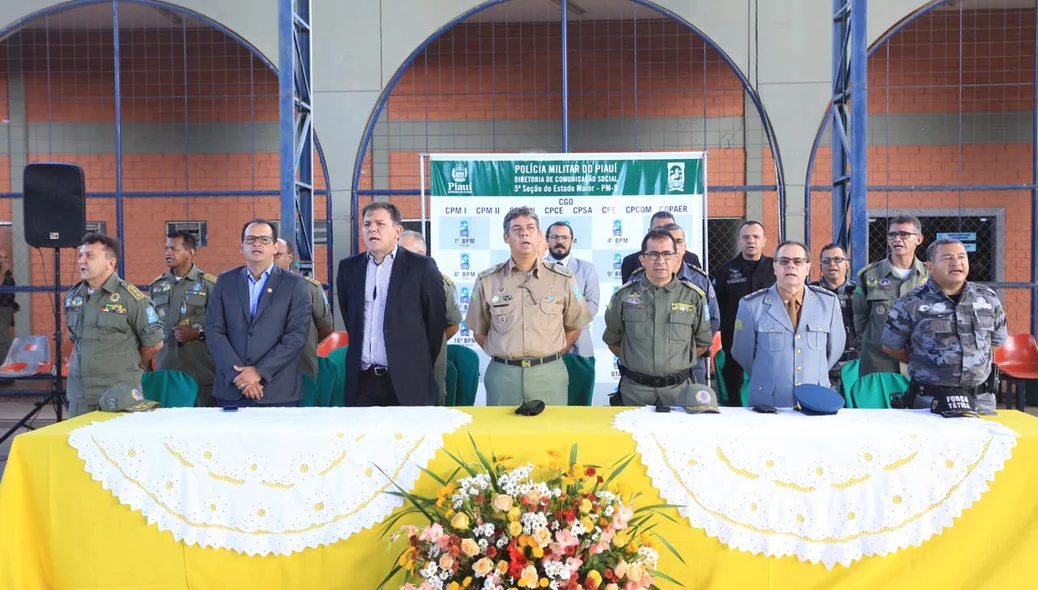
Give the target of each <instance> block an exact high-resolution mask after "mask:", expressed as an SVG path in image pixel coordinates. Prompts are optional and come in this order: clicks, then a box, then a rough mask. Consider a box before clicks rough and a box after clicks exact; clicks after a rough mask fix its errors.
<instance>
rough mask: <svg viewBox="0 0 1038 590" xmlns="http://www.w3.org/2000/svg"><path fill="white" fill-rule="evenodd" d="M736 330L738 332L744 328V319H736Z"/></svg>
mask: <svg viewBox="0 0 1038 590" xmlns="http://www.w3.org/2000/svg"><path fill="white" fill-rule="evenodd" d="M735 330H736V331H737V332H738V331H741V330H742V320H735Z"/></svg>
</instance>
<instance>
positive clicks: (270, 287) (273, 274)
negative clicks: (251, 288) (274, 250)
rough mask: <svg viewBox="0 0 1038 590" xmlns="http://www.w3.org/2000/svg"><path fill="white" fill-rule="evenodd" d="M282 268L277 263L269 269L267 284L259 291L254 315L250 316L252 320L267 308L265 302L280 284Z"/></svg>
mask: <svg viewBox="0 0 1038 590" xmlns="http://www.w3.org/2000/svg"><path fill="white" fill-rule="evenodd" d="M282 273H284V271H283V270H281V267H280V266H278V265H276V264H275V265H274V268H272V269H271V270H270V276H269V277H267V284H266V285H265V286H264V287H263V291H262V292H261V293H260V297H259V303H258V304H257V305H256V316H255V317H253V318H252V321H256V320H258V319H259V317H260V316H261V315H263V310H264V309H266V308H267V304H268V303H270V300H271V298H272V297H273V296H274V291H276V290H277V288H278V285H280V284H281V277H282Z"/></svg>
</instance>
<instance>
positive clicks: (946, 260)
mask: <svg viewBox="0 0 1038 590" xmlns="http://www.w3.org/2000/svg"><path fill="white" fill-rule="evenodd" d="M927 259H928V262H927V263H926V266H927V269H928V270H929V272H930V279H929V280H928V281H927V282H926V283H924V284H923V285H922V286H921V287H917V288H916V289H914V290H913V291H912V292H910V293H909V294H907V295H905V296H904V297H902V298H901V299H899V300H898V301H897V303H895V304H894V308H893V309H891V310H890V314H889V315H888V317H887V321H886V329H885V330H884V332H883V351H884V352H886V353H887V354H888V355H890V356H891V357H893V358H896V359H898V360H899V361H901V362H903V363H908V373H909V375H910V376H911V377H912V385H911V386H910V390H909V396H908V397H909V399H911V398H912V397H914V407H917V408H926V407H930V401H931V400H932V398H933V397H934V396H946V395H961V394H967V395H973V396H975V397H976V401H977V404H978V405H979V406H980V408H981V409H982V410H994V408H995V387H994V384H993V383H989V377H990V376H991V372H992V367H991V363H992V355H993V352H992V350H993V349H994V347H996V346H1001V345H1002V344H1003V343H1005V341H1006V338H1007V337H1008V334H1007V332H1006V313H1005V311H1004V310H1003V309H1002V303H1001V302H1000V301H999V300H998V296H997V295H996V294H995V292H994V291H992V290H991V289H989V288H988V287H985V286H983V285H980V284H977V283H971V282H968V281H967V280H966V278H967V276H968V275H969V272H970V265H969V258H968V256H967V255H966V248H965V246H963V244H962V242H959V241H958V240H951V239H940V240H937V241H935V242H934V243H933V244H931V245H930V247H929V248H928V249H927Z"/></svg>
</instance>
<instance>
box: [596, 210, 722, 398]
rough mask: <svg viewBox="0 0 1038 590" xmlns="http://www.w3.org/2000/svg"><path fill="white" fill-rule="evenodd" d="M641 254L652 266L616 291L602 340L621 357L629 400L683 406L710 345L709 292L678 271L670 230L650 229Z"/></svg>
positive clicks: (622, 388)
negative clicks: (699, 361)
mask: <svg viewBox="0 0 1038 590" xmlns="http://www.w3.org/2000/svg"><path fill="white" fill-rule="evenodd" d="M639 258H640V260H639V261H640V262H641V265H642V268H644V269H647V270H646V271H645V272H642V273H637V274H635V275H633V276H632V280H631V281H629V282H628V283H626V284H624V285H623V286H622V287H620V289H619V290H617V292H616V293H613V297H612V299H611V300H610V301H609V307H608V308H606V313H605V323H606V327H605V332H604V333H603V334H602V340H603V341H604V342H605V343H606V344H607V345H608V346H609V350H611V351H613V354H615V355H617V356H618V357H620V375H621V377H620V395H621V398H622V399H623V402H624V404H626V405H638V406H640V405H654V404H656V403H657V402H660V403H662V404H663V405H667V406H673V405H683V400H685V399H686V398H687V397H688V393H687V391H688V390H689V388H690V386H692V385H693V380H692V377H691V369H692V367H693V366H694V365H695V364H696V360H697V359H698V358H699V356H700V355H701V354H703V353H704V352H706V351H707V350H708V349H709V348H710V341H711V338H712V334H711V332H710V316H709V314H708V313H707V312H705V305H706V299H707V297H706V293H704V292H703V290H702V289H700V288H699V287H697V286H695V285H693V284H692V283H691V282H690V281H689V280H688V279H681V278H678V277H677V276H675V274H674V266H675V265H674V261H675V260H678V252H677V245H676V243H675V241H674V236H672V235H671V234H670V232H668V231H667V230H664V229H652V230H649V233H648V234H646V235H645V238H643V239H642V253H641V256H640V257H639ZM699 389H702V388H699Z"/></svg>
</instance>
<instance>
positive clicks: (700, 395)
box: [696, 389, 710, 404]
mask: <svg viewBox="0 0 1038 590" xmlns="http://www.w3.org/2000/svg"><path fill="white" fill-rule="evenodd" d="M696 401H697V402H699V403H701V404H708V403H710V393H708V392H707V391H706V390H705V389H700V390H699V391H697V392H696Z"/></svg>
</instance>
